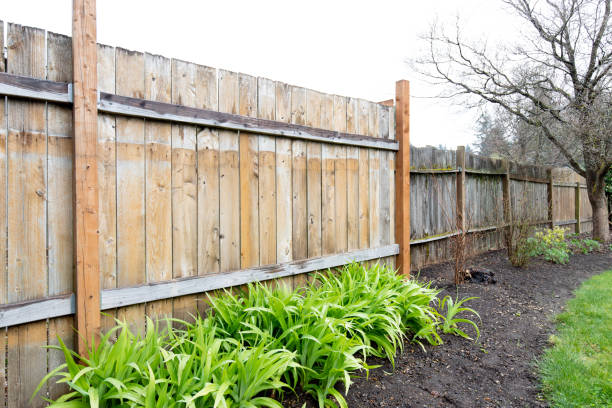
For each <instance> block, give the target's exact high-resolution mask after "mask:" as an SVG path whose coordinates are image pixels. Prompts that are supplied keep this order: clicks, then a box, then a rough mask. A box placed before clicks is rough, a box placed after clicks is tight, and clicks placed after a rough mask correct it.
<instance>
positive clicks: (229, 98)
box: [219, 70, 240, 272]
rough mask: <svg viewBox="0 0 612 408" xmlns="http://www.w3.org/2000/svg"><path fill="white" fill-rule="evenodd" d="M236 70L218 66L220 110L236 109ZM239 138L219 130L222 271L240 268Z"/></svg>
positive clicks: (235, 134)
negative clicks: (226, 69) (220, 68)
mask: <svg viewBox="0 0 612 408" xmlns="http://www.w3.org/2000/svg"><path fill="white" fill-rule="evenodd" d="M238 100H239V98H238V74H236V73H234V72H230V71H224V70H219V111H220V112H226V113H238ZM238 162H239V138H238V133H236V132H233V131H225V130H223V131H221V130H220V131H219V191H220V193H219V195H220V197H223V205H222V206H220V209H219V229H220V236H219V242H220V252H221V261H220V269H221V272H226V271H231V270H236V269H240V221H239V220H240V170H239V168H238Z"/></svg>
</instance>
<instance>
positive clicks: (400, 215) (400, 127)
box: [395, 80, 410, 275]
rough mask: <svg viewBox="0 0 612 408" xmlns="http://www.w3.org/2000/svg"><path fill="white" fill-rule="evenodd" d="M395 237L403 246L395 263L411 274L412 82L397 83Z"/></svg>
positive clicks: (406, 273) (404, 271) (401, 269)
mask: <svg viewBox="0 0 612 408" xmlns="http://www.w3.org/2000/svg"><path fill="white" fill-rule="evenodd" d="M395 136H396V137H397V140H398V141H399V151H398V152H397V154H396V160H395V168H396V171H395V238H396V240H397V243H398V244H399V246H400V253H399V255H398V257H397V263H396V267H397V268H399V271H400V273H402V274H404V275H410V83H409V82H408V81H406V80H402V81H398V82H396V84H395Z"/></svg>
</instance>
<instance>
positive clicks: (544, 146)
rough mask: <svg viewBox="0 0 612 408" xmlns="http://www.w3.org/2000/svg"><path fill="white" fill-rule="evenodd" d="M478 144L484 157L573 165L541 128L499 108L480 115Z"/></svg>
mask: <svg viewBox="0 0 612 408" xmlns="http://www.w3.org/2000/svg"><path fill="white" fill-rule="evenodd" d="M474 147H475V148H476V149H477V150H478V154H480V155H482V156H489V157H496V158H503V159H507V160H511V161H515V162H520V163H526V164H531V165H539V166H553V167H565V166H568V165H569V163H568V161H567V159H566V158H565V156H564V155H563V154H562V153H561V152H560V151H559V149H558V148H557V147H556V146H555V145H554V144H552V143H551V142H550V140H548V138H547V137H546V136H545V135H544V132H542V129H541V128H540V127H535V126H532V125H530V124H528V123H525V122H524V121H523V120H522V119H520V118H518V117H517V116H515V115H513V114H511V113H508V112H507V111H505V110H504V109H503V108H499V107H498V108H497V109H493V110H491V111H488V110H487V111H484V112H483V113H482V114H481V115H480V118H479V119H478V123H477V126H476V142H475V143H474Z"/></svg>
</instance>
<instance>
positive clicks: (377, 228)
mask: <svg viewBox="0 0 612 408" xmlns="http://www.w3.org/2000/svg"><path fill="white" fill-rule="evenodd" d="M368 160H369V163H368V166H369V173H368V177H369V188H370V194H369V207H368V210H369V213H368V214H369V231H370V246H373V247H377V246H380V243H381V241H382V229H381V225H380V214H381V209H380V194H381V193H380V190H381V188H380V187H381V180H380V175H381V174H380V152H379V151H375V150H370V151H369V152H368Z"/></svg>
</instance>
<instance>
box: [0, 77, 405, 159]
mask: <svg viewBox="0 0 612 408" xmlns="http://www.w3.org/2000/svg"><path fill="white" fill-rule="evenodd" d="M71 85H72V84H67V83H63V82H54V81H46V80H39V79H33V78H29V77H25V76H19V75H11V74H5V73H1V72H0V94H2V95H8V96H15V97H19V98H27V99H32V100H40V101H47V102H58V103H62V104H70V103H72V93H71V88H70V87H71ZM197 86H198V84H196V87H197ZM99 95H100V97H99V101H98V112H104V113H109V114H115V115H121V116H128V117H136V118H141V119H149V120H160V121H165V122H173V123H179V124H186V125H192V126H205V127H211V128H215V129H227V130H234V131H241V132H247V133H257V134H262V135H269V136H277V137H278V136H280V137H284V138H290V139H301V140H310V141H318V142H322V143H332V144H336V145H347V146H363V147H368V148H373V149H381V150H391V151H396V150H397V149H398V144H397V143H396V142H394V141H392V140H386V139H382V138H380V137H375V136H364V135H360V134H352V133H343V132H337V131H333V130H329V129H322V128H317V127H311V126H303V125H296V124H288V123H284V122H280V121H274V120H269V119H259V118H256V117H248V116H243V115H237V114H228V113H223V112H217V111H213V110H210V109H201V108H193V107H189V106H185V105H179V104H172V103H165V102H156V101H151V100H147V99H142V98H132V97H128V96H122V95H116V94H113V93H108V92H104V91H101V92H100V94H99ZM368 120H369V119H368Z"/></svg>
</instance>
